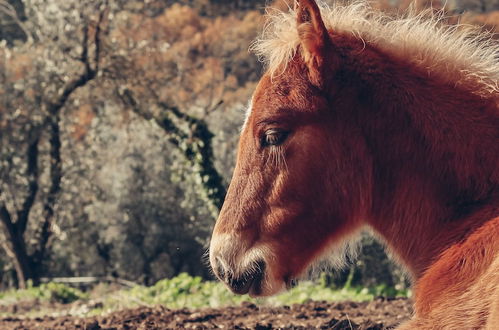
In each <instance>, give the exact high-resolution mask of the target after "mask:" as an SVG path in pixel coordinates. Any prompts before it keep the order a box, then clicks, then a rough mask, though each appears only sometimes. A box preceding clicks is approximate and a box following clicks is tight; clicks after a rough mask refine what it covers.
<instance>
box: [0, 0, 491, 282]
mask: <svg viewBox="0 0 499 330" xmlns="http://www.w3.org/2000/svg"><path fill="white" fill-rule="evenodd" d="M291 2H292V1H287V2H286V1H284V0H278V1H274V3H273V4H272V5H273V6H275V7H279V8H281V9H282V10H286V8H287V6H289V5H290V3H291ZM266 3H268V1H263V0H261V1H260V0H259V1H249V0H239V1H226V0H220V1H215V0H181V1H172V0H147V1H125V0H95V1H81V2H80V1H76V0H66V1H64V2H61V1H57V0H0V40H2V41H1V44H0V80H1V85H0V222H1V225H2V226H1V227H0V228H1V231H0V243H1V246H2V250H1V251H0V278H1V285H2V286H3V287H10V286H20V287H23V286H26V285H27V281H28V280H32V281H33V282H34V283H35V284H36V283H38V282H39V281H40V279H41V278H43V277H55V276H86V275H92V276H104V275H112V276H117V277H122V278H125V279H128V280H132V281H136V282H140V283H144V284H152V283H154V282H155V281H157V280H159V279H161V278H164V277H171V276H174V275H177V274H178V273H180V272H188V273H190V274H192V275H201V276H203V277H205V278H210V273H209V269H208V267H207V266H206V265H205V264H204V263H203V262H202V258H203V254H204V252H205V249H206V247H207V242H208V240H209V236H210V233H211V228H212V226H213V224H214V221H215V218H216V215H217V213H218V209H219V207H220V205H221V203H222V201H223V196H224V194H225V189H226V186H227V184H228V182H229V180H230V177H231V174H232V170H233V167H234V162H235V154H236V148H237V140H238V134H239V130H240V126H241V123H242V121H243V117H244V109H245V107H246V105H247V102H248V100H249V98H250V96H251V93H252V91H253V90H254V88H255V84H256V82H257V81H258V79H259V77H260V75H261V74H262V71H263V68H262V67H261V64H260V63H259V62H258V61H257V59H256V57H255V56H254V55H252V54H250V53H249V52H248V47H249V45H250V43H251V41H252V40H253V39H254V38H255V37H256V36H257V35H258V33H259V32H260V31H261V29H262V26H263V23H264V21H265V17H264V6H265V4H266ZM429 4H430V2H424V1H420V2H419V3H418V6H419V7H420V8H423V7H425V6H428V5H429ZM498 4H499V2H498V1H491V0H467V1H464V0H462V1H458V0H455V1H453V2H448V3H447V7H446V9H447V10H448V11H449V12H450V13H453V14H460V13H463V12H465V14H464V15H463V16H461V18H460V19H461V20H462V21H464V22H469V23H475V22H479V23H482V24H486V25H487V26H488V27H489V28H495V26H496V23H497V22H499V15H498V13H497V12H494V10H497V9H499V8H498V7H499V6H498ZM433 5H434V6H437V7H438V6H441V4H440V3H436V2H433ZM378 6H379V7H380V8H383V9H384V10H397V8H406V7H407V6H408V3H407V1H404V0H402V1H387V0H386V1H383V0H380V1H379V2H378ZM485 12H486V13H485ZM330 281H332V282H335V283H336V284H342V283H345V282H347V281H349V282H352V281H353V282H354V283H355V284H362V285H374V284H376V283H380V282H383V283H386V284H387V285H390V286H397V285H398V286H402V287H403V286H405V285H406V284H407V283H406V280H405V278H404V275H403V272H402V270H400V269H399V268H397V267H395V266H394V265H393V264H392V263H391V262H390V261H389V260H388V259H387V257H386V255H385V253H384V252H383V249H382V247H381V245H380V244H379V243H377V242H376V241H375V240H374V239H373V238H372V237H371V236H366V237H365V238H364V245H363V248H362V251H361V254H360V257H359V259H358V260H356V261H355V262H353V263H352V267H351V268H350V269H347V270H345V271H344V272H343V273H341V274H337V275H336V276H335V277H331V278H330Z"/></svg>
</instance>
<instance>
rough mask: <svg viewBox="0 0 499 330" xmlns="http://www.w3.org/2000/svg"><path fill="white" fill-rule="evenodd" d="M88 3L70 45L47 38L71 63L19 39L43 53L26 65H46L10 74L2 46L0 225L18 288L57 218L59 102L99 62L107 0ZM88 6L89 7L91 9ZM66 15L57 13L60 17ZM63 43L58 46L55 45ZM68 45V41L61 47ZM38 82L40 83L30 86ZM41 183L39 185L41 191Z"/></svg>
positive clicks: (38, 27) (36, 267) (33, 276)
mask: <svg viewBox="0 0 499 330" xmlns="http://www.w3.org/2000/svg"><path fill="white" fill-rule="evenodd" d="M27 3H28V10H29V11H30V12H31V14H32V15H34V14H36V13H37V11H38V10H39V9H40V8H41V7H42V6H44V5H46V4H45V3H40V2H37V1H32V2H29V1H28V2H27ZM30 5H31V6H30ZM73 5H74V4H73ZM94 5H96V6H97V8H98V10H96V12H97V13H98V14H97V15H91V14H88V10H87V11H86V12H85V10H82V12H81V14H78V17H77V19H76V22H75V23H76V24H78V23H83V24H82V25H81V28H76V27H73V28H74V33H75V35H73V37H74V36H77V37H79V38H77V39H76V40H78V41H77V44H76V45H75V44H74V43H73V44H64V42H62V43H58V44H56V45H53V46H55V47H54V49H52V50H59V52H62V53H67V52H69V53H70V54H71V55H75V56H74V57H73V58H71V59H70V60H69V62H71V63H67V62H68V58H67V57H66V56H65V55H64V54H56V55H59V56H54V57H51V55H54V54H53V53H52V54H51V53H50V51H49V52H47V51H46V49H45V48H41V47H40V44H38V43H37V42H34V43H33V44H27V45H25V46H24V47H25V50H26V51H32V50H33V49H34V50H35V52H39V53H41V55H42V57H41V58H40V59H38V62H32V63H29V64H27V65H26V66H29V67H31V69H34V68H33V67H37V66H38V68H37V69H44V70H43V71H41V72H40V71H38V72H36V71H35V74H37V76H36V77H33V76H31V77H30V76H29V75H27V73H26V72H23V73H22V74H21V75H18V76H16V72H13V70H12V69H11V68H12V67H15V61H16V60H17V59H16V58H12V57H11V56H9V55H8V54H9V53H10V50H9V49H7V48H4V49H3V54H4V58H5V61H4V66H3V72H4V74H3V79H4V86H5V89H4V91H3V92H4V95H5V96H6V95H10V96H11V98H7V97H5V98H4V110H3V111H2V117H3V118H2V119H3V122H4V126H5V129H4V130H2V135H1V136H0V139H1V140H2V149H3V150H2V159H1V162H2V168H1V171H0V174H1V179H2V180H1V183H0V221H1V223H2V226H3V229H4V231H3V232H4V240H3V241H2V246H3V248H4V249H5V251H6V253H7V255H8V256H9V257H10V258H11V259H12V262H13V264H14V267H15V270H16V274H17V281H18V285H19V287H21V288H24V287H26V284H27V280H32V281H33V283H34V284H38V282H39V278H40V272H41V266H42V262H43V260H44V258H45V257H46V251H47V248H48V245H49V243H50V240H51V236H52V230H53V227H54V225H55V224H54V221H55V208H56V203H57V198H58V195H59V193H60V190H61V180H62V176H63V172H62V160H61V135H60V121H61V110H62V108H63V107H64V105H65V104H66V102H67V100H68V99H69V98H70V97H71V95H72V94H73V93H74V92H75V91H76V90H77V89H79V88H80V87H82V86H85V85H86V84H88V83H89V82H90V81H92V80H93V79H95V78H96V77H97V75H98V73H99V70H100V67H99V65H100V61H101V56H102V50H101V48H102V45H101V39H102V36H103V34H104V33H105V24H106V19H107V17H106V16H107V14H108V8H107V6H106V4H105V3H98V4H94ZM49 7H50V6H49ZM52 9H53V8H52ZM92 9H95V7H93V8H92ZM91 12H92V13H94V11H93V10H92V11H91ZM85 14H88V16H85ZM66 18H67V17H59V19H61V20H64V19H66ZM46 23H47V22H41V21H36V20H32V21H30V28H31V29H32V30H33V32H34V33H33V34H34V35H36V37H37V39H38V40H39V42H42V43H43V42H47V41H48V40H49V39H48V38H47V35H44V34H43V32H42V31H45V30H46V28H47V29H48V27H47V26H45V25H44V24H46ZM76 24H75V25H76ZM52 28H53V27H52ZM56 28H57V27H56ZM42 29H43V30H42ZM52 37H53V35H52ZM64 41H68V40H67V39H66V40H64ZM61 44H62V45H61ZM61 46H63V47H64V48H62V49H61ZM68 46H69V47H71V49H67V48H66V47H68ZM43 55H45V56H43ZM42 61H44V62H42ZM13 64H14V65H13ZM50 64H52V65H59V64H60V65H62V66H63V67H66V68H67V67H68V66H76V70H73V72H71V71H66V72H58V70H59V69H60V68H59V67H57V68H54V67H51V66H50ZM26 71H28V70H26ZM68 73H71V74H68ZM25 75H27V77H26V76H25ZM30 78H31V80H30ZM36 84H40V85H41V86H35V85H36ZM40 87H41V88H40ZM26 100H30V101H31V104H28V103H27V102H26ZM8 108H17V109H18V110H19V113H17V112H14V113H9V112H7V110H6V109H8ZM43 142H45V144H46V145H47V146H46V148H47V150H46V153H47V160H46V161H45V162H44V161H43V160H41V159H40V154H41V153H42V152H43V151H42V150H43V148H44V146H43V145H42V143H43ZM22 149H24V151H22ZM20 153H24V155H20ZM22 162H24V164H23V163H22ZM43 166H45V167H46V168H43ZM44 174H46V175H47V177H46V178H44ZM42 186H44V187H42ZM42 190H44V191H43V192H42ZM41 195H43V196H41ZM37 202H38V203H39V204H40V206H39V208H40V212H39V213H38V214H34V213H33V212H32V210H33V208H34V207H35V204H36V203H37ZM30 223H33V224H36V226H35V227H36V230H35V232H34V233H33V234H32V235H31V237H30V238H29V239H28V238H27V236H28V235H27V229H28V225H29V224H30Z"/></svg>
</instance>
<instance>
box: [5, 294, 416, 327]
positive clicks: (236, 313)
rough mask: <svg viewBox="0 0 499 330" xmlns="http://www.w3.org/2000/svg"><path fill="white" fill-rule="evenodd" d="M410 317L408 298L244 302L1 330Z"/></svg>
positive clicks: (9, 321)
mask: <svg viewBox="0 0 499 330" xmlns="http://www.w3.org/2000/svg"><path fill="white" fill-rule="evenodd" d="M410 315H411V302H410V301H409V300H407V299H402V298H400V299H383V298H378V299H376V300H374V301H372V302H365V303H356V302H341V303H331V302H317V301H312V302H308V303H305V304H300V305H292V306H283V307H257V306H255V305H253V304H250V303H243V304H242V305H241V306H238V307H226V308H220V309H213V308H207V309H200V310H191V309H179V310H170V309H167V308H164V307H160V306H158V307H154V308H151V307H141V308H137V309H129V310H123V311H119V312H114V313H112V314H109V315H105V316H97V317H90V318H78V317H70V316H62V317H44V318H35V319H22V318H17V317H9V318H3V319H0V329H88V330H97V329H109V330H110V329H213V328H223V329H260V330H263V329H335V330H341V329H349V330H350V329H372V330H375V329H391V328H393V327H395V326H396V325H398V324H400V323H401V322H403V321H405V320H407V319H408V318H409V317H410Z"/></svg>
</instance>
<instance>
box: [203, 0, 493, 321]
mask: <svg viewBox="0 0 499 330" xmlns="http://www.w3.org/2000/svg"><path fill="white" fill-rule="evenodd" d="M442 20H443V18H442V16H441V15H439V14H438V13H437V14H435V13H434V14H428V13H426V14H425V13H423V14H418V13H412V12H408V13H406V14H403V15H399V16H391V15H388V14H383V13H381V12H379V11H377V10H375V9H373V8H372V7H371V6H370V5H368V4H366V3H364V2H354V3H351V4H335V5H333V6H328V5H326V4H324V3H322V2H315V1H314V0H299V1H295V4H294V7H293V8H290V9H289V11H288V12H278V13H273V14H272V13H271V17H270V19H269V23H268V25H267V26H266V27H265V29H264V32H263V34H262V36H261V37H260V38H259V39H257V40H256V41H255V43H254V44H253V46H252V49H253V50H254V51H255V53H256V54H257V55H258V56H260V57H261V58H262V60H263V61H264V62H265V64H266V71H265V73H264V74H263V76H262V78H261V80H260V81H259V82H258V85H257V87H256V89H255V91H254V94H253V96H252V99H251V102H250V104H249V107H248V111H247V115H246V119H245V122H244V124H243V128H242V131H241V135H240V140H239V145H238V154H237V159H236V166H235V169H234V173H233V177H232V180H231V182H230V185H229V188H228V192H227V195H226V198H225V201H224V204H223V206H222V209H221V211H220V215H219V218H218V219H217V221H216V223H215V227H214V229H213V234H212V238H211V243H210V248H209V259H210V264H211V267H212V269H213V271H214V273H215V275H216V276H217V277H218V278H219V279H220V280H221V281H223V282H224V283H225V284H226V285H227V286H228V287H229V288H230V289H231V290H232V291H233V292H234V293H237V294H246V293H249V295H250V296H253V297H258V296H269V295H274V294H276V293H278V292H280V291H282V290H285V289H287V288H289V287H291V286H292V285H293V283H294V282H295V280H296V279H300V278H302V277H303V276H305V275H306V274H307V273H308V271H309V270H310V269H311V268H313V267H314V265H316V264H317V263H318V262H323V261H324V260H326V259H328V258H329V260H330V261H331V262H332V263H333V264H334V265H339V264H341V260H342V257H341V255H344V251H345V250H349V248H348V247H349V246H352V244H351V242H354V241H355V240H356V237H358V235H359V233H360V232H361V231H363V230H366V229H367V230H370V231H371V232H372V233H374V234H375V235H376V236H377V237H379V238H380V239H381V240H382V241H383V243H384V244H385V246H386V249H388V251H389V252H390V253H391V254H392V255H393V256H394V258H395V260H396V262H398V263H400V264H401V265H402V266H403V267H404V269H405V270H406V271H407V273H408V274H409V276H410V278H411V280H412V285H413V288H414V296H413V301H414V315H413V316H412V318H411V319H410V320H409V321H408V322H407V323H403V324H402V325H400V329H472V328H473V329H475V328H486V329H490V330H491V329H498V328H499V189H498V182H499V111H498V105H499V102H498V100H499V84H498V78H499V62H498V58H499V46H498V44H497V43H496V42H495V41H493V39H492V38H491V37H490V36H488V35H486V34H484V33H482V32H480V31H477V30H476V29H475V28H472V27H469V26H464V25H457V26H456V25H454V26H450V25H449V26H448V25H446V24H445V23H443V22H442ZM330 255H333V257H330Z"/></svg>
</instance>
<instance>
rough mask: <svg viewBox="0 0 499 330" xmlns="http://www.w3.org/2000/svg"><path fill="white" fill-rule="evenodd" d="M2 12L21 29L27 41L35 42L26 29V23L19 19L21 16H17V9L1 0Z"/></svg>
mask: <svg viewBox="0 0 499 330" xmlns="http://www.w3.org/2000/svg"><path fill="white" fill-rule="evenodd" d="M0 12H2V13H4V14H5V15H7V16H8V17H10V18H11V19H12V21H14V23H15V24H16V25H17V26H19V28H21V30H22V31H23V33H24V34H25V35H26V39H27V42H28V43H31V42H32V41H33V36H32V35H31V33H30V32H29V30H28V29H27V28H26V26H25V25H24V23H23V22H22V21H21V20H20V19H19V16H18V15H17V12H16V9H15V8H14V7H13V6H12V5H11V4H10V3H8V2H7V1H5V0H0Z"/></svg>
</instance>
